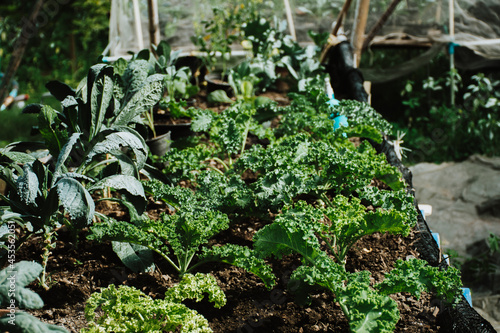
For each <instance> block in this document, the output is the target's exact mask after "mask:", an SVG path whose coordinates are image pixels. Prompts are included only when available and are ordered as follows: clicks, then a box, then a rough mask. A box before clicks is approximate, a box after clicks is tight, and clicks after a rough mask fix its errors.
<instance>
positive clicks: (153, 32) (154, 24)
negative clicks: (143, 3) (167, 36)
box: [148, 0, 160, 47]
mask: <svg viewBox="0 0 500 333" xmlns="http://www.w3.org/2000/svg"><path fill="white" fill-rule="evenodd" d="M148 16H149V41H150V44H151V45H158V43H159V42H160V18H159V15H158V0H148ZM151 45H150V47H151Z"/></svg>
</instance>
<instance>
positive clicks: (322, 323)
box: [16, 92, 442, 333]
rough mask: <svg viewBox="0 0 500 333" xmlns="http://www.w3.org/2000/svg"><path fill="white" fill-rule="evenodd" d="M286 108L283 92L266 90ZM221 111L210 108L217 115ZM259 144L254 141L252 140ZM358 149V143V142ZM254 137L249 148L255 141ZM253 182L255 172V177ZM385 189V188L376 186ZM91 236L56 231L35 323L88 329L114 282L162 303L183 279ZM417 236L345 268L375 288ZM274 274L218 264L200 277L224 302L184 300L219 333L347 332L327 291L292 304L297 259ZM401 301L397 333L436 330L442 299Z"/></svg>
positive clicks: (405, 297) (384, 240) (154, 206)
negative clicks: (95, 296)
mask: <svg viewBox="0 0 500 333" xmlns="http://www.w3.org/2000/svg"><path fill="white" fill-rule="evenodd" d="M266 96H267V97H273V98H274V99H277V100H278V101H281V103H282V105H284V104H287V103H288V101H289V100H288V97H287V96H286V95H285V94H282V93H275V92H274V93H273V92H271V93H267V94H266ZM205 98H206V95H205V94H204V93H201V94H200V95H199V97H198V100H197V103H196V105H195V106H196V107H201V108H203V107H207V105H208V104H207V103H206V100H205ZM223 109H224V108H221V106H219V107H213V108H212V110H214V111H221V110H223ZM254 139H255V137H254ZM353 141H357V143H356V145H359V142H360V140H359V138H358V139H357V140H353ZM251 142H252V140H251V138H249V139H248V143H249V144H251ZM250 177H252V175H250ZM379 186H381V188H384V187H386V186H385V185H384V184H383V183H381V182H379ZM148 201H149V203H148V208H147V213H148V215H149V216H150V217H151V218H158V216H159V215H160V214H161V213H163V212H165V211H168V207H167V206H166V205H165V203H160V202H154V201H153V200H152V199H151V198H149V200H148ZM97 211H99V212H100V213H102V214H103V215H106V216H109V217H113V218H116V219H117V220H125V221H126V220H127V219H129V218H130V217H129V215H128V211H127V210H126V209H124V207H122V206H120V205H118V204H104V203H102V204H100V205H98V206H97ZM268 223H269V222H267V221H262V220H258V219H249V218H241V219H236V220H234V221H233V222H232V223H231V227H230V228H229V229H228V230H226V231H224V232H222V233H220V234H219V235H217V236H216V237H215V238H213V239H212V240H211V242H210V243H211V244H210V245H212V246H213V245H222V244H226V243H230V244H238V245H245V246H252V238H253V236H254V234H255V232H256V231H257V230H259V229H261V228H262V227H263V226H265V225H266V224H268ZM87 233H88V232H87V231H82V232H81V234H80V237H79V238H80V240H81V241H80V243H79V244H78V247H74V244H73V243H72V242H71V238H70V235H69V233H68V231H67V230H65V228H63V229H60V230H59V231H58V240H57V242H56V247H55V248H56V249H55V250H54V251H53V252H52V254H51V256H50V258H49V261H48V266H47V271H48V272H49V276H50V278H49V281H50V282H49V286H50V289H49V290H48V291H46V290H45V289H44V288H41V287H40V286H39V285H37V284H36V283H33V284H32V285H31V288H32V289H33V290H34V291H36V292H37V293H38V294H39V295H40V296H41V297H42V299H43V300H44V302H45V306H44V307H43V309H40V310H33V311H30V313H32V314H33V315H34V316H36V317H37V318H39V319H41V320H43V321H45V322H48V323H52V324H57V325H61V326H64V327H66V328H67V329H68V330H69V331H70V332H79V331H80V329H82V328H84V327H86V326H87V321H86V319H85V316H84V313H83V311H84V307H85V302H86V300H87V299H88V298H89V297H90V295H91V294H92V293H94V292H98V291H100V289H101V288H105V287H107V286H108V285H109V284H115V285H128V286H133V287H135V288H138V289H140V290H141V291H142V292H144V293H145V294H146V295H149V296H151V297H153V298H160V299H161V298H162V297H163V295H164V293H165V291H166V290H167V289H168V288H170V287H172V286H173V285H174V284H176V283H178V282H179V277H178V275H177V274H176V272H175V271H174V270H173V269H172V268H171V267H170V266H168V265H165V263H163V262H162V261H161V258H160V257H159V256H157V257H156V259H155V262H156V263H157V268H156V269H155V271H154V272H153V273H134V272H132V271H131V270H130V269H128V268H126V267H124V266H123V263H122V262H121V261H120V259H119V258H118V257H117V255H116V254H115V253H114V252H113V249H112V246H111V244H110V242H104V243H97V242H94V241H89V240H87V239H86V235H87ZM418 240H419V235H418V231H413V232H411V233H410V235H409V236H407V237H403V236H400V235H390V234H387V233H384V234H380V233H375V234H373V235H371V236H367V237H364V238H362V239H361V240H359V241H358V242H357V243H356V244H355V245H354V246H353V248H352V249H351V250H350V251H349V252H348V254H347V257H346V269H347V271H349V272H358V271H362V270H367V271H369V272H370V273H371V276H372V283H377V282H381V281H382V280H383V277H384V275H385V274H386V273H388V272H389V271H391V270H392V269H393V268H394V263H395V261H396V260H397V259H405V258H408V257H419V253H418V251H417V249H416V247H415V243H417V242H418ZM41 244H42V242H41V238H40V237H34V238H32V239H31V240H30V241H29V243H27V244H25V245H24V246H23V248H22V249H21V251H19V252H18V254H17V258H16V259H18V260H33V258H34V257H33V256H34V255H35V256H38V254H41V253H42V246H41ZM269 263H270V265H271V267H272V270H273V272H274V273H275V275H276V277H277V284H276V286H275V287H273V289H272V290H267V289H266V288H265V286H264V284H263V283H262V281H261V280H260V279H259V278H257V277H256V276H255V275H253V274H251V273H248V272H246V271H244V270H243V269H241V268H237V267H234V266H229V265H226V264H215V265H212V266H211V267H210V269H207V268H205V269H201V270H200V271H201V272H205V273H210V274H212V275H213V276H215V278H216V280H217V282H218V285H219V286H220V287H221V289H222V290H223V291H224V293H225V294H226V297H227V304H226V305H225V306H224V307H223V308H221V309H214V308H213V306H212V305H211V304H210V303H208V302H207V301H202V302H201V303H196V302H187V304H188V305H189V307H190V308H193V309H195V310H197V311H198V312H199V313H200V314H202V315H203V316H204V317H205V318H207V319H208V321H209V323H210V327H211V328H212V329H213V331H214V332H221V333H222V332H332V331H333V332H349V325H348V322H347V320H346V318H345V316H344V314H343V313H342V310H341V308H340V306H339V304H338V303H337V302H336V301H335V299H334V297H333V296H332V295H331V294H330V293H326V292H324V291H321V290H318V291H316V292H314V293H313V294H312V303H311V304H310V305H308V306H300V305H298V304H296V303H295V302H294V295H293V293H291V292H290V290H289V288H287V283H288V281H289V280H290V275H291V273H292V271H293V270H294V269H296V268H297V267H299V266H300V258H299V256H297V255H288V256H286V257H285V258H283V260H270V261H269ZM391 297H392V298H393V299H394V300H395V301H396V302H397V304H398V309H399V311H400V317H401V318H400V320H399V322H398V324H397V326H396V332H403V331H404V332H438V331H439V329H440V326H439V324H438V313H439V311H440V309H439V306H440V305H442V304H441V303H440V301H438V300H436V298H435V297H434V296H433V295H432V294H428V293H425V292H424V293H423V295H422V296H421V297H420V299H417V298H416V297H414V296H412V295H411V294H408V293H398V294H396V295H393V296H391Z"/></svg>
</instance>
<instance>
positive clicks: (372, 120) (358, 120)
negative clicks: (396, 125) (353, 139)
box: [333, 100, 392, 133]
mask: <svg viewBox="0 0 500 333" xmlns="http://www.w3.org/2000/svg"><path fill="white" fill-rule="evenodd" d="M333 112H334V113H335V115H343V116H346V117H347V118H348V119H349V123H352V124H354V125H368V126H370V127H374V128H376V129H377V130H379V131H380V132H383V133H391V130H392V125H391V124H390V123H389V122H388V121H387V120H385V119H384V118H383V117H382V116H381V115H380V114H379V113H378V112H377V111H375V109H374V108H372V107H371V106H370V105H369V104H367V103H363V102H358V101H354V100H342V101H340V103H339V105H337V106H336V107H335V108H334V109H333Z"/></svg>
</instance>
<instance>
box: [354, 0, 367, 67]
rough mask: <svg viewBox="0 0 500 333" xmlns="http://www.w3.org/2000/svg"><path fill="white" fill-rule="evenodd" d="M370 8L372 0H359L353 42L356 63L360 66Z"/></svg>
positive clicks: (356, 65)
mask: <svg viewBox="0 0 500 333" xmlns="http://www.w3.org/2000/svg"><path fill="white" fill-rule="evenodd" d="M369 9H370V0H358V2H357V4H356V17H355V19H354V28H353V35H352V41H351V44H352V46H353V47H354V64H355V67H358V66H359V62H360V60H361V51H362V49H363V40H364V34H365V28H366V20H367V19H368V11H369Z"/></svg>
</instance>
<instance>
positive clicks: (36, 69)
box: [0, 0, 111, 147]
mask: <svg viewBox="0 0 500 333" xmlns="http://www.w3.org/2000/svg"><path fill="white" fill-rule="evenodd" d="M44 2H45V3H44V6H43V7H42V10H41V13H40V15H41V16H40V19H39V22H40V24H39V27H38V28H39V30H38V33H37V34H35V35H34V36H33V37H32V38H31V39H30V40H29V44H28V46H27V48H26V51H25V53H24V57H23V59H22V62H21V65H20V66H19V69H18V70H17V73H16V76H15V78H16V80H17V81H18V83H19V86H20V88H19V94H28V95H29V96H30V99H29V100H28V103H43V104H50V105H52V103H53V104H54V106H55V105H58V103H57V102H56V101H55V100H54V101H52V100H53V98H52V97H43V93H44V92H46V91H47V89H45V87H44V85H45V84H46V83H47V82H48V81H51V80H58V81H62V82H65V83H67V84H69V85H70V86H73V87H76V86H77V85H78V82H79V81H80V80H81V79H82V78H83V77H84V76H85V75H86V73H87V71H88V68H89V67H90V66H91V65H93V64H95V63H96V62H97V58H98V56H99V55H100V54H101V53H102V51H103V50H104V49H105V47H106V45H107V43H108V27H109V12H110V8H111V1H110V0H46V1H44ZM35 3H36V0H26V1H15V0H3V1H2V2H1V3H0V72H5V71H6V69H7V66H8V65H9V62H10V59H11V54H12V51H13V49H14V44H15V41H16V40H17V38H18V37H19V35H20V33H21V29H22V24H23V22H24V20H25V19H27V17H28V16H29V15H30V14H31V11H32V8H33V6H34V5H35ZM35 124H36V119H35V116H32V115H21V109H19V108H15V107H13V108H11V109H9V110H7V111H5V112H2V113H0V146H2V147H3V146H5V145H6V144H8V143H10V142H13V141H19V140H26V139H31V140H33V138H30V134H29V133H30V129H31V127H32V126H33V125H35Z"/></svg>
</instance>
